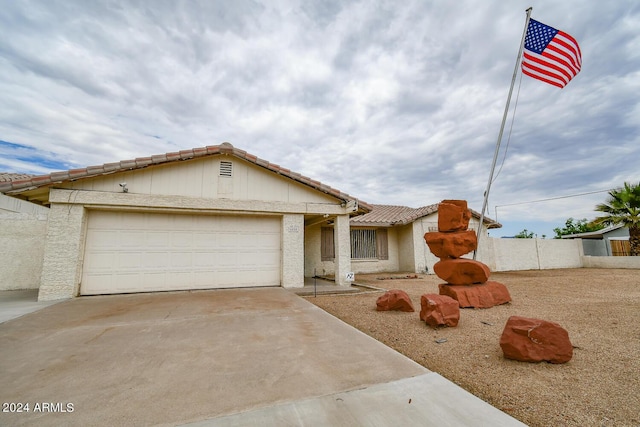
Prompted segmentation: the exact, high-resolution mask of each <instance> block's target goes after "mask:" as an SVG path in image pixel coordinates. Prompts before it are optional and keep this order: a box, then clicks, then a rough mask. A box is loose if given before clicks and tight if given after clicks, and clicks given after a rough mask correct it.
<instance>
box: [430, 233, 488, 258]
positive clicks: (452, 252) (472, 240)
mask: <svg viewBox="0 0 640 427" xmlns="http://www.w3.org/2000/svg"><path fill="white" fill-rule="evenodd" d="M424 240H425V241H426V242H427V245H428V246H429V250H430V251H431V253H432V254H434V255H435V256H437V257H438V258H440V259H447V258H460V257H461V256H462V255H465V254H468V253H469V252H471V251H473V250H474V249H475V248H476V246H477V245H478V238H477V237H476V233H475V231H473V230H466V231H460V232H458V233H441V232H431V233H426V234H425V235H424Z"/></svg>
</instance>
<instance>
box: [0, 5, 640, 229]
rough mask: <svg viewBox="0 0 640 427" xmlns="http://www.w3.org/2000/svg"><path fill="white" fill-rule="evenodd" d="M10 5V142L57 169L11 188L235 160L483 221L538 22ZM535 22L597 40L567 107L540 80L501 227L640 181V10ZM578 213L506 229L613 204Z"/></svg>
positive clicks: (11, 164) (583, 40) (452, 8)
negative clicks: (466, 208)
mask: <svg viewBox="0 0 640 427" xmlns="http://www.w3.org/2000/svg"><path fill="white" fill-rule="evenodd" d="M4 6H5V7H3V8H2V10H0V24H2V26H3V28H4V29H5V32H6V33H7V34H11V37H4V38H2V39H0V52H2V56H1V57H0V91H2V93H3V97H2V98H0V140H3V141H8V142H10V143H15V144H22V145H24V146H26V147H31V148H32V149H33V150H34V152H40V153H42V155H41V156H33V162H32V164H31V166H29V162H28V161H27V160H25V159H24V158H23V157H20V156H19V155H18V154H15V152H13V151H12V152H11V153H14V154H13V155H14V156H15V158H14V159H12V160H11V159H10V161H5V162H4V163H2V164H0V166H1V167H3V168H5V169H7V168H9V169H14V170H15V171H37V172H45V171H46V168H47V167H43V166H42V165H43V164H45V163H47V162H48V163H47V164H48V165H49V166H48V167H54V166H57V165H59V164H60V159H64V163H63V164H64V165H66V166H67V167H84V166H87V165H91V164H96V163H104V162H111V161H116V160H120V159H125V158H131V157H137V156H147V155H150V154H156V153H162V152H167V151H175V150H178V149H186V148H192V147H197V146H204V145H213V144H219V143H221V142H224V141H228V142H231V143H232V144H234V145H235V146H237V147H239V148H242V149H244V150H247V151H249V152H250V153H253V154H256V155H258V156H260V157H263V158H265V159H267V160H269V161H272V162H274V163H278V164H281V165H282V166H284V167H287V168H290V169H292V170H295V171H297V172H300V173H303V174H305V175H308V176H311V177H312V178H314V179H318V180H320V181H323V182H326V183H327V184H329V185H332V186H334V187H336V188H339V189H340V190H342V191H345V192H348V193H350V194H352V195H354V196H357V197H360V198H362V199H363V200H366V201H369V202H374V203H390V204H406V205H410V206H419V205H424V204H429V203H434V202H437V201H438V200H440V199H444V198H465V199H468V200H469V203H470V204H471V206H472V207H473V208H475V209H480V207H481V203H482V192H483V191H484V188H485V186H486V181H487V178H488V173H489V166H490V163H491V159H492V156H493V150H494V145H495V142H496V138H497V136H498V130H499V126H500V121H501V119H502V113H503V108H504V103H505V101H506V95H507V91H508V88H509V83H510V80H511V75H512V73H513V66H514V61H515V56H516V53H517V49H518V42H519V40H520V36H521V34H522V30H523V25H524V18H525V13H524V10H525V9H526V8H527V7H528V6H529V4H527V3H525V2H524V1H522V0H517V1H515V2H500V1H498V0H494V1H490V2H484V3H482V4H478V3H477V2H472V1H470V0H463V1H460V2H455V3H446V2H430V1H427V2H425V1H409V2H404V3H402V4H399V3H397V2H393V1H381V2H362V1H361V2H358V1H347V2H340V1H332V2H330V1H312V2H298V1H294V0H291V1H287V0H281V1H278V2H259V1H249V0H247V1H240V0H239V1H234V2H208V1H201V2H200V1H191V2H177V3H176V2H161V1H154V2H151V1H142V2H137V3H131V2H124V1H122V2H118V1H115V2H109V3H87V2H80V1H77V2H74V1H68V2H63V3H56V2H45V1H35V2H32V3H29V4H27V3H20V2H11V3H8V4H6V5H4ZM533 6H534V12H533V17H534V18H536V19H539V20H541V21H542V22H545V23H548V24H549V25H552V26H555V27H557V28H560V29H562V30H564V31H567V32H569V33H570V34H572V35H574V36H575V37H576V38H577V39H578V41H579V42H580V44H581V47H582V51H583V59H584V61H583V70H582V71H581V73H580V74H579V75H578V76H577V77H576V79H575V80H574V81H572V82H571V83H570V84H569V85H568V86H567V87H566V88H565V89H563V90H558V89H557V88H554V87H551V86H547V85H544V84H543V83H540V82H537V81H534V80H532V79H529V78H527V77H525V78H524V79H523V80H522V86H521V89H520V95H519V98H518V101H517V106H518V109H517V114H516V119H515V122H514V125H513V132H512V134H511V140H510V142H509V151H508V153H507V156H506V159H505V162H504V167H503V169H502V171H501V172H500V176H499V177H498V179H497V180H496V181H495V182H494V184H493V186H492V191H491V197H490V210H489V214H492V211H493V207H494V206H495V205H498V206H500V205H504V204H508V203H513V202H518V201H528V200H538V199H544V198H549V197H555V196H562V195H567V194H575V193H580V192H585V191H595V190H600V189H603V188H607V187H609V186H615V185H620V184H621V181H622V180H632V181H637V180H639V176H638V168H637V166H636V165H637V164H638V163H640V149H638V148H637V147H638V146H639V144H638V143H639V142H640V141H639V139H638V138H639V136H638V135H640V132H638V131H639V128H640V106H639V105H640V102H639V101H638V99H637V96H636V95H635V94H636V93H637V92H638V89H639V87H638V86H639V85H640V83H638V82H640V78H639V76H638V71H637V70H638V69H639V68H640V56H639V54H638V49H637V46H638V43H640V42H639V40H640V38H639V36H638V33H637V31H636V29H637V28H638V25H640V8H639V7H638V6H637V5H636V2H634V1H633V0H626V1H620V2H613V3H611V2H610V3H606V4H604V3H602V4H600V3H597V4H596V3H594V4H584V3H583V2H578V1H577V0H572V1H567V2H561V3H558V2H552V1H549V0H540V1H536V2H535V4H534V5H533ZM517 87H518V86H516V89H517ZM516 95H517V91H516V92H515V93H514V98H513V100H512V107H513V106H515V104H516ZM509 126H510V122H507V131H506V133H505V139H504V140H503V149H504V147H506V145H507V142H506V139H507V138H508V137H509ZM9 155H12V154H9ZM502 155H503V152H501V153H500V158H499V160H500V162H501V161H502ZM597 197H600V196H599V195H596V196H595V198H597ZM567 200H568V201H567V202H553V203H551V202H548V203H547V202H543V203H533V204H527V205H522V207H521V208H517V209H516V208H515V207H513V208H510V209H506V208H505V209H504V213H501V217H502V218H501V221H502V222H503V223H504V222H505V221H506V222H508V221H520V220H527V219H529V220H531V221H535V220H540V219H545V220H548V221H556V220H558V219H560V218H564V219H566V218H567V217H570V216H572V217H576V218H577V217H582V216H587V217H588V216H593V215H589V213H590V212H591V210H592V208H593V205H594V200H593V199H589V198H583V197H577V198H570V199H567ZM598 200H601V199H598ZM598 200H597V201H598ZM597 201H596V203H597ZM560 222H561V223H563V220H562V221H560ZM561 223H560V225H561Z"/></svg>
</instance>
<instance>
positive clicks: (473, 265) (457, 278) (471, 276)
mask: <svg viewBox="0 0 640 427" xmlns="http://www.w3.org/2000/svg"><path fill="white" fill-rule="evenodd" d="M433 270H434V271H435V272H436V274H437V275H438V277H439V278H441V279H443V280H445V281H446V282H447V283H450V284H452V285H473V284H474V283H484V282H486V281H487V280H488V279H489V275H490V274H491V272H490V271H489V267H487V266H486V265H485V264H483V263H481V262H480V261H476V260H473V259H464V258H458V259H446V260H442V261H438V262H437V263H436V264H435V265H434V266H433Z"/></svg>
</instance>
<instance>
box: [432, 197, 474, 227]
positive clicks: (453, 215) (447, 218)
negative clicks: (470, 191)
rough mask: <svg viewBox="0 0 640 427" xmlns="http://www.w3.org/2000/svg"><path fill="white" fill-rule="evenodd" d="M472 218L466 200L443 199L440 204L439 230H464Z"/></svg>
mask: <svg viewBox="0 0 640 427" xmlns="http://www.w3.org/2000/svg"><path fill="white" fill-rule="evenodd" d="M470 219H471V211H470V210H469V209H467V201H466V200H443V201H442V202H440V204H439V205H438V231H464V230H466V229H467V228H468V227H469V220H470Z"/></svg>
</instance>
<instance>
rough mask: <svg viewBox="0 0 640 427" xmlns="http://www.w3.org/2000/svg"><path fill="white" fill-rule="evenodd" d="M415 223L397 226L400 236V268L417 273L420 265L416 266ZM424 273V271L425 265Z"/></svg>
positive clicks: (398, 235) (400, 269)
mask: <svg viewBox="0 0 640 427" xmlns="http://www.w3.org/2000/svg"><path fill="white" fill-rule="evenodd" d="M413 229H414V226H413V224H409V225H405V226H402V227H397V228H396V232H397V237H398V270H399V271H407V272H413V273H417V272H419V271H418V269H419V268H420V267H419V266H418V267H417V266H416V257H415V249H414V247H413V243H414V241H415V238H414V235H413ZM421 268H422V271H421V272H422V273H424V266H422V267H421Z"/></svg>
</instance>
